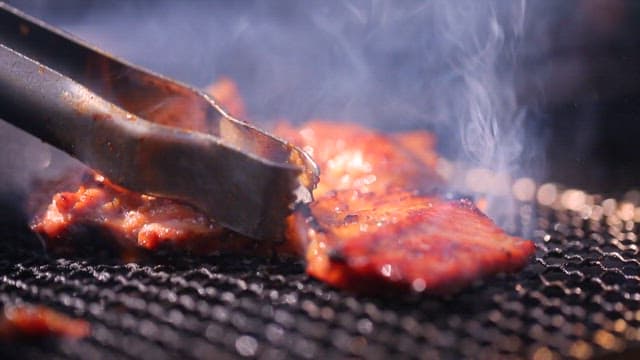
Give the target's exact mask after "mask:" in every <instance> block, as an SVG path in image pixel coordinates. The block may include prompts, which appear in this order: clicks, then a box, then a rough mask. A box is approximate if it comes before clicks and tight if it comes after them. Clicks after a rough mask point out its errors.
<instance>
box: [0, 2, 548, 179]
mask: <svg viewBox="0 0 640 360" xmlns="http://www.w3.org/2000/svg"><path fill="white" fill-rule="evenodd" d="M51 3H52V2H45V1H37V0H32V1H20V2H17V3H16V4H15V6H17V7H21V8H23V9H24V10H26V11H28V12H29V11H30V12H32V13H33V15H36V16H39V17H42V18H44V19H45V20H47V21H49V22H51V23H53V24H55V25H58V26H61V27H63V28H64V29H67V30H68V31H70V32H72V33H75V34H77V35H79V36H80V37H82V38H85V39H87V40H88V41H89V42H91V43H94V44H97V45H98V46H101V47H103V48H105V49H107V50H109V51H111V52H113V53H114V54H116V55H119V56H122V57H124V58H125V59H128V60H130V61H132V62H134V63H137V64H140V65H143V66H146V67H149V68H151V69H153V70H155V71H158V72H160V73H163V74H166V75H169V76H172V77H175V78H178V79H179V80H182V81H185V82H187V83H190V84H193V85H195V86H200V87H203V86H205V85H206V84H208V83H210V82H211V81H212V80H214V79H215V78H216V77H218V76H221V75H227V76H230V77H231V78H233V79H235V80H237V81H238V82H239V85H240V88H241V91H242V93H243V95H244V96H245V97H246V100H247V103H248V107H249V110H250V118H251V119H252V120H255V121H258V122H262V123H265V124H266V123H268V122H269V121H273V120H274V119H282V118H286V119H289V120H291V121H294V122H301V121H304V120H307V119H310V118H317V117H321V118H330V119H338V120H350V121H356V122H360V123H364V124H367V125H370V126H374V127H377V128H380V129H383V130H392V129H415V128H428V129H432V130H434V131H435V132H436V133H437V134H438V136H439V139H440V151H441V152H443V153H444V154H445V156H446V157H448V158H450V159H453V160H460V161H462V162H464V163H468V164H470V165H469V166H479V167H483V168H488V169H492V170H495V171H498V172H506V173H515V172H518V171H520V168H521V166H520V165H522V163H521V159H522V156H521V155H522V153H523V149H524V148H523V146H524V145H525V144H526V143H525V142H524V137H525V129H526V128H527V126H526V124H525V123H526V122H527V120H528V116H529V115H528V114H529V113H528V112H527V108H526V107H525V106H523V104H521V102H520V101H519V97H518V94H517V92H516V84H515V81H516V75H517V72H518V71H520V69H519V68H518V65H519V53H520V48H521V46H522V45H523V39H525V38H526V34H525V31H526V26H525V23H526V21H525V20H526V17H527V16H528V10H527V4H526V3H525V1H524V0H517V1H506V0H503V1H501V0H486V1H477V0H432V1H403V2H396V1H391V0H366V1H365V0H354V1H341V2H324V1H318V2H299V1H278V2H272V1H258V0H256V1H245V2H233V3H231V2H227V1H214V2H206V3H205V2H186V1H185V2H176V1H157V2H154V4H153V5H149V4H148V3H147V2H138V1H117V2H113V3H110V2H108V1H94V2H91V4H88V3H87V2H86V1H78V2H77V4H76V5H75V6H73V5H69V4H72V3H74V2H73V1H65V2H62V3H64V4H67V5H66V9H67V13H68V11H69V9H73V12H74V15H73V16H69V15H68V14H67V13H65V12H63V11H61V10H60V9H61V8H62V9H64V8H65V6H58V7H56V6H54V5H51ZM78 4H82V5H78ZM524 45H527V49H528V50H530V49H531V48H532V46H531V44H524ZM5 128H6V127H5ZM5 128H2V131H3V132H5V130H6V129H5ZM14 133H15V132H8V133H7V134H11V135H8V136H5V137H14ZM16 146H17V145H15V144H13V145H10V146H9V149H11V151H13V152H14V151H17V150H16V149H15V147H16ZM33 148H34V147H31V149H33ZM35 149H36V150H34V151H35V153H36V155H33V154H30V155H29V156H40V155H37V154H39V153H43V152H45V153H46V152H47V151H49V150H47V149H45V148H44V147H42V146H38V147H35ZM534 150H539V149H527V152H528V153H531V152H532V151H534ZM30 151H31V150H30ZM32 152H33V151H32ZM42 156H44V157H45V158H48V155H42ZM9 157H11V156H9ZM55 158H56V156H54V160H55ZM2 161H7V159H4V160H2ZM55 163H56V161H53V164H54V165H55ZM0 165H1V164H0ZM12 168H13V170H15V169H16V168H19V166H15V165H12ZM31 170H33V169H29V171H28V173H29V174H21V175H20V176H19V177H20V179H19V181H12V182H11V183H12V184H15V183H16V182H19V183H21V184H22V183H28V180H29V176H30V174H31V172H32V171H31ZM17 172H20V171H17ZM23 172H24V171H23ZM12 173H13V172H12Z"/></svg>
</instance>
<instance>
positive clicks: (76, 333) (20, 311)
mask: <svg viewBox="0 0 640 360" xmlns="http://www.w3.org/2000/svg"><path fill="white" fill-rule="evenodd" d="M89 333H90V326H89V323H87V322H86V321H84V320H76V319H71V318H69V317H67V316H65V315H63V314H60V313H58V312H56V311H54V310H51V309H49V308H47V307H45V306H31V305H20V306H6V307H5V308H4V316H3V317H0V338H2V339H14V338H17V337H44V336H61V337H67V338H75V339H77V338H83V337H86V336H88V335H89Z"/></svg>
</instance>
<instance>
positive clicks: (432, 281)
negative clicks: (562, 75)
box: [296, 190, 534, 293]
mask: <svg viewBox="0 0 640 360" xmlns="http://www.w3.org/2000/svg"><path fill="white" fill-rule="evenodd" d="M296 216H297V217H298V218H297V219H296V223H297V224H298V227H299V228H300V229H301V231H300V233H299V234H298V236H301V237H303V238H304V239H305V240H306V242H307V243H308V244H309V245H308V248H307V253H306V259H307V272H308V273H309V274H310V275H312V276H314V277H316V278H318V279H320V280H322V281H325V282H327V283H329V284H331V285H334V286H336V287H340V288H346V289H352V290H356V291H359V292H380V291H384V290H386V289H388V288H403V289H413V290H415V291H424V290H426V291H429V292H432V293H443V292H450V291H454V290H455V289H458V288H460V287H462V286H464V285H466V284H468V283H470V282H472V281H473V280H476V279H478V278H480V277H483V276H485V275H488V274H493V273H497V272H503V271H514V270H517V269H518V268H520V267H522V266H523V265H524V264H525V263H526V261H527V260H528V258H529V256H530V255H531V254H532V252H533V250H534V247H533V243H532V242H530V241H525V240H523V239H519V238H516V237H512V236H508V235H507V234H505V233H504V231H502V230H501V229H500V228H498V227H497V226H496V225H495V224H494V223H493V222H492V221H491V219H489V218H488V217H487V216H485V215H484V214H482V213H481V212H480V211H479V210H478V209H477V208H476V207H475V205H474V204H473V203H472V202H471V201H469V200H454V201H447V200H442V199H438V198H435V197H424V196H418V195H415V194H414V193H409V192H388V193H383V194H376V193H361V192H360V191H358V190H343V191H338V192H333V193H330V194H326V195H325V196H323V197H322V198H320V199H319V200H318V201H316V202H315V203H313V204H312V205H311V207H310V213H308V214H306V215H305V214H302V213H298V214H296ZM306 224H312V226H307V225H306Z"/></svg>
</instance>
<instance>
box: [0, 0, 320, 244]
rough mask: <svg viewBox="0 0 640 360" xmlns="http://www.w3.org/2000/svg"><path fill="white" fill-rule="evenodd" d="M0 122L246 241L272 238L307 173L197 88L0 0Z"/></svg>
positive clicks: (305, 161) (306, 162)
mask: <svg viewBox="0 0 640 360" xmlns="http://www.w3.org/2000/svg"><path fill="white" fill-rule="evenodd" d="M0 119H3V120H5V121H8V122H10V123H12V124H13V125H15V126H17V127H19V128H22V129H23V130H25V131H27V132H29V133H31V134H33V135H35V136H37V137H39V138H40V139H42V140H43V141H45V142H47V143H49V144H51V145H53V146H55V147H57V148H60V149H62V150H64V151H66V152H67V153H69V154H71V155H72V156H74V157H76V158H77V159H79V160H81V161H82V162H84V163H85V164H87V165H88V166H90V167H91V168H93V169H95V170H97V171H98V172H99V173H101V174H102V175H104V176H106V177H107V178H108V179H110V180H111V181H113V182H114V183H116V184H118V185H121V186H123V187H125V188H128V189H130V190H133V191H137V192H141V193H146V194H151V195H156V196H162V197H168V198H173V199H178V200H182V201H184V202H187V203H189V204H192V205H194V206H195V207H197V208H199V209H200V210H202V211H204V212H205V213H206V214H208V215H209V216H211V218H213V219H215V220H216V221H218V222H219V223H220V224H222V225H224V226H226V227H228V228H230V229H232V230H235V231H237V232H239V233H242V234H244V235H247V236H250V237H252V238H256V239H264V240H271V241H277V240H279V239H281V238H282V236H283V232H284V226H285V218H286V216H287V215H288V214H289V213H290V212H291V211H292V210H293V208H294V207H295V206H296V204H299V203H308V202H310V201H311V200H312V194H311V191H312V190H313V187H314V186H315V184H316V182H317V176H318V170H317V166H316V165H315V163H314V162H313V160H312V159H311V158H310V157H309V156H308V155H307V154H306V153H304V152H303V151H301V150H300V149H298V148H296V147H294V146H292V145H290V144H288V143H286V142H284V141H282V140H279V139H277V138H274V137H273V136H271V135H269V134H268V133H266V132H264V131H261V130H259V129H257V128H256V127H253V126H251V125H249V124H247V123H245V122H242V121H240V120H237V119H234V118H233V117H231V116H229V115H227V114H226V113H225V112H224V111H223V110H222V109H221V108H220V107H219V106H218V105H217V104H216V103H215V101H214V100H213V99H212V98H211V97H209V96H208V95H206V94H204V93H203V92H201V91H198V90H196V89H193V88H191V87H188V86H186V85H183V84H181V83H178V82H176V81H172V80H170V79H167V78H165V77H162V76H159V75H156V74H153V73H152V72H150V71H147V70H144V69H142V68H139V67H136V66H132V65H130V64H127V63H126V62H124V61H122V60H119V59H117V58H115V57H112V56H110V55H108V54H107V53H105V52H103V51H100V50H98V49H96V48H94V47H91V46H88V45H86V44H84V43H83V42H82V41H80V40H78V39H76V38H74V37H73V36H71V35H69V34H66V33H63V32H62V31H61V30H58V29H56V28H54V27H52V26H50V25H47V24H46V23H44V22H43V21H40V20H38V19H35V18H33V17H30V16H27V15H25V14H24V13H22V12H20V11H18V10H16V9H14V8H12V7H10V6H8V5H6V4H4V3H1V2H0Z"/></svg>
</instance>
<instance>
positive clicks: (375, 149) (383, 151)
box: [275, 120, 441, 197]
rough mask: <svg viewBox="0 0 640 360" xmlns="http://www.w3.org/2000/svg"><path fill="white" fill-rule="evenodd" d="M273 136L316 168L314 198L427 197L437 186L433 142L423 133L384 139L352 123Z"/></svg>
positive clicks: (283, 127)
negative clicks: (402, 192)
mask: <svg viewBox="0 0 640 360" xmlns="http://www.w3.org/2000/svg"><path fill="white" fill-rule="evenodd" d="M275 133H276V134H277V135H280V136H281V137H283V138H284V139H286V140H288V141H290V142H291V143H293V144H294V145H296V146H299V147H301V148H302V149H304V150H305V151H306V152H308V153H309V154H310V155H311V156H312V157H313V159H314V160H315V161H316V163H317V164H318V166H319V167H320V173H321V176H320V182H319V184H318V187H317V188H316V190H315V191H314V196H316V197H321V196H322V195H323V194H325V193H327V192H329V191H334V190H345V189H358V190H360V191H362V192H375V193H385V192H387V191H390V190H393V189H409V190H420V191H422V192H429V191H432V190H434V189H436V188H437V187H438V186H439V185H441V180H440V178H439V176H438V175H437V174H436V173H435V171H434V169H433V167H434V165H435V162H436V160H437V155H436V153H435V149H434V146H435V141H434V139H433V137H432V136H431V135H430V134H428V133H426V132H415V133H413V134H398V135H397V136H387V135H384V134H381V133H379V132H376V131H374V130H372V129H367V128H365V127H363V126H360V125H357V124H353V123H346V122H341V123H338V122H329V121H321V120H313V121H310V122H308V123H306V124H304V125H303V126H302V127H300V128H298V129H296V128H294V127H292V126H290V125H288V124H286V123H282V124H280V125H278V126H277V127H276V129H275Z"/></svg>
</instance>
